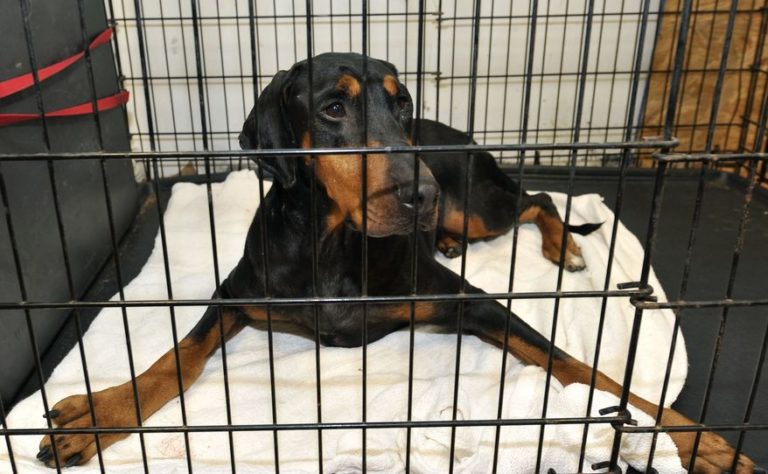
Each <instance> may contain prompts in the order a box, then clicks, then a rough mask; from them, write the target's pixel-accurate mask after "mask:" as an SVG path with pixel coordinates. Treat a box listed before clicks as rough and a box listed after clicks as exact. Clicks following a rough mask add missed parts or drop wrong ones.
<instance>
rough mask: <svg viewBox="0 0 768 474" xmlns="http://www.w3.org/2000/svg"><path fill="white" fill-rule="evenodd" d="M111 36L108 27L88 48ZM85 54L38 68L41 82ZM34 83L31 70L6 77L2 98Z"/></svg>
mask: <svg viewBox="0 0 768 474" xmlns="http://www.w3.org/2000/svg"><path fill="white" fill-rule="evenodd" d="M110 38H112V29H111V28H107V29H106V30H104V31H102V32H101V33H99V35H98V36H97V37H96V38H94V40H93V41H91V44H90V45H88V50H94V49H96V48H98V47H99V46H101V45H103V44H106V43H108V42H109V40H110ZM83 56H85V52H83V51H81V52H79V53H76V54H74V55H72V56H70V57H68V58H67V59H64V60H62V61H59V62H57V63H55V64H51V65H50V66H46V67H44V68H42V69H38V71H37V77H38V79H39V80H40V82H43V81H44V80H46V79H48V78H49V77H51V76H53V75H55V74H58V73H59V72H61V71H63V70H64V69H66V68H68V67H69V66H70V65H71V64H72V63H74V62H75V61H77V60H78V59H80V58H82V57H83ZM34 83H35V79H34V76H33V75H32V73H31V72H30V73H27V74H24V75H21V76H17V77H14V78H12V79H6V80H5V81H0V99H2V98H3V97H8V96H9V95H12V94H15V93H17V92H19V91H23V90H24V89H26V88H28V87H32V85H33V84H34Z"/></svg>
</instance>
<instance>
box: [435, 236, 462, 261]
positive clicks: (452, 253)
mask: <svg viewBox="0 0 768 474" xmlns="http://www.w3.org/2000/svg"><path fill="white" fill-rule="evenodd" d="M437 249H438V250H439V251H440V252H441V253H442V254H443V255H445V256H446V257H448V258H456V257H460V256H461V254H462V252H461V250H462V248H461V242H459V241H458V240H456V239H454V238H452V237H443V238H441V239H440V240H438V241H437Z"/></svg>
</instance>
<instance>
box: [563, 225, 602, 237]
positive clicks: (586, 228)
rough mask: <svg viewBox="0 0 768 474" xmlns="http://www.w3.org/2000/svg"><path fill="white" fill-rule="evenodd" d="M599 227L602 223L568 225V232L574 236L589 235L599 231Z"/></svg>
mask: <svg viewBox="0 0 768 474" xmlns="http://www.w3.org/2000/svg"><path fill="white" fill-rule="evenodd" d="M601 225H603V222H596V223H587V224H581V225H571V224H568V232H573V233H574V234H579V235H589V234H591V233H592V232H594V231H596V230H597V229H599V228H600V226H601Z"/></svg>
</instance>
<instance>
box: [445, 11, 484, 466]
mask: <svg viewBox="0 0 768 474" xmlns="http://www.w3.org/2000/svg"><path fill="white" fill-rule="evenodd" d="M480 15H481V0H475V11H474V16H473V18H472V56H471V60H472V63H471V69H470V86H469V100H468V103H467V109H468V114H469V115H468V117H467V135H468V136H470V137H471V136H472V135H473V133H474V131H475V100H476V94H477V59H478V56H479V53H478V50H479V48H478V46H479V43H480ZM474 161H475V155H474V153H467V154H466V159H465V161H464V163H465V165H464V166H465V179H464V203H463V209H464V216H463V223H462V231H461V236H462V242H461V273H460V277H461V280H460V281H461V283H460V288H459V292H460V293H464V291H465V290H466V286H467V280H466V275H467V245H468V241H469V213H470V211H469V206H470V195H469V193H470V190H471V189H472V182H473V179H472V173H471V170H472V169H473V164H474ZM464 306H465V302H464V301H461V302H459V308H458V314H457V324H456V326H457V327H456V364H455V371H454V374H455V375H454V381H453V407H452V410H451V420H453V421H456V417H457V415H458V405H459V403H458V401H459V380H460V375H461V342H462V331H463V329H464ZM455 451H456V426H455V425H453V426H451V449H450V455H449V457H448V459H449V460H450V466H449V472H451V473H452V472H453V469H454V462H453V461H454V453H455Z"/></svg>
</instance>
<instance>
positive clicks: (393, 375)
mask: <svg viewBox="0 0 768 474" xmlns="http://www.w3.org/2000/svg"><path fill="white" fill-rule="evenodd" d="M267 184H268V183H267ZM212 191H213V199H214V208H215V216H216V232H217V233H216V240H217V249H218V252H219V253H218V256H219V263H220V270H221V274H222V275H226V274H227V273H228V271H229V270H230V269H231V268H232V267H233V266H234V265H235V264H236V262H237V260H238V259H239V257H240V255H241V254H242V249H243V242H244V239H245V235H246V231H247V229H248V225H249V224H250V222H251V219H252V218H253V215H254V213H255V211H256V208H257V206H258V202H259V199H258V180H257V179H256V177H255V175H254V174H253V173H252V172H250V171H242V172H237V173H232V174H231V175H230V176H229V177H228V178H227V180H226V181H225V182H224V183H220V184H213V185H212ZM553 198H554V199H555V202H556V204H557V205H558V206H559V207H560V208H561V212H563V210H562V208H563V205H564V202H565V196H563V195H558V194H553ZM601 221H605V224H604V225H603V226H602V227H601V229H600V230H598V231H597V232H595V233H593V234H591V235H589V236H587V237H581V236H576V237H575V238H576V240H577V242H578V243H579V245H580V246H581V248H582V250H583V253H584V258H585V260H586V262H587V265H588V268H587V270H585V271H583V272H579V273H574V274H568V273H566V275H565V277H564V279H563V289H565V290H587V289H597V290H602V289H603V285H604V279H605V272H606V268H607V264H608V261H607V256H608V246H609V243H610V238H611V235H610V230H611V226H612V222H613V215H612V213H611V212H610V210H609V209H608V208H606V207H605V206H604V205H603V204H602V202H601V198H600V197H599V196H597V195H585V196H578V197H574V199H573V210H572V218H571V222H572V223H574V224H580V223H583V222H601ZM165 225H166V232H167V239H168V251H169V256H168V257H169V261H170V274H171V279H172V284H173V294H174V297H175V298H207V297H208V296H210V294H211V293H212V292H213V290H214V286H215V283H214V277H213V271H212V267H213V264H212V257H211V238H210V230H209V222H208V207H207V195H206V188H205V186H199V185H193V184H187V183H183V184H177V185H176V186H174V189H173V195H172V197H171V201H170V203H169V206H168V209H167V211H166V213H165ZM511 235H512V234H511V233H510V234H508V235H506V236H503V237H500V238H498V239H496V240H494V241H491V242H484V243H477V244H473V245H472V246H470V249H469V251H468V258H469V260H468V267H467V275H468V279H469V280H470V282H472V284H474V285H476V286H479V287H481V288H483V289H485V290H486V291H491V292H496V291H506V289H507V282H508V278H509V266H510V265H509V261H510V259H509V255H510V251H511V240H512V236H511ZM540 245H541V238H540V235H539V232H538V230H537V229H536V228H535V227H534V226H529V225H525V226H522V227H521V228H520V229H519V242H518V249H519V250H518V254H517V255H518V256H517V263H516V267H515V268H516V271H515V278H514V289H515V291H521V292H522V291H544V290H552V289H554V288H555V283H556V277H557V267H555V266H554V265H552V264H551V263H550V262H549V261H547V260H545V259H544V258H543V257H542V256H541V251H540ZM642 256H643V250H642V247H641V246H640V244H639V242H638V241H637V239H636V238H635V237H634V236H633V235H631V234H630V233H629V232H628V231H627V230H626V229H625V228H624V226H622V225H619V232H618V238H617V243H616V254H615V257H614V261H613V270H612V274H611V281H610V285H609V288H610V289H615V287H616V283H618V282H623V281H632V280H636V279H637V278H638V277H639V272H640V267H641V262H642ZM162 257H163V256H162V249H161V246H160V241H159V236H158V238H157V240H156V243H155V250H154V252H153V253H152V255H151V257H150V258H149V260H148V261H147V263H146V265H145V266H144V268H143V270H142V271H141V273H140V274H139V276H137V277H136V278H135V279H134V280H133V281H132V282H131V283H130V284H128V285H127V286H126V287H125V296H126V298H127V299H165V298H166V297H167V294H166V286H165V271H164V266H163V258H162ZM440 261H441V262H443V263H444V264H446V265H447V266H449V267H450V268H453V269H454V270H457V269H458V265H459V264H460V262H459V260H451V261H447V260H445V259H442V258H441V259H440ZM650 283H651V284H652V285H653V286H654V288H655V289H656V291H657V293H658V294H660V295H661V297H662V298H663V293H662V292H661V289H660V285H659V282H658V281H657V280H656V278H655V276H654V275H653V274H651V279H650ZM504 303H505V302H504ZM601 303H602V299H601V298H570V299H563V300H561V303H560V309H559V323H558V328H557V332H556V334H557V335H556V338H557V340H556V342H557V344H558V345H559V346H560V347H561V348H563V349H564V350H566V351H567V352H569V353H570V354H572V355H573V356H575V357H577V358H579V359H581V360H583V361H585V362H587V363H589V364H590V365H591V364H592V362H593V357H594V352H595V340H596V336H597V323H598V319H599V316H600V307H601ZM553 305H554V302H553V301H552V300H550V299H536V300H514V301H513V303H512V310H513V311H514V312H515V313H516V314H518V315H520V316H521V317H523V318H524V319H525V320H526V321H528V322H529V323H530V324H531V325H533V326H534V327H535V328H536V329H537V330H539V331H541V332H542V333H543V334H546V335H547V336H549V334H550V332H551V321H552V315H553ZM203 311H204V308H202V307H179V308H176V320H177V324H178V330H179V333H180V334H181V335H183V334H185V333H186V332H187V331H188V330H189V329H190V328H191V327H192V326H193V325H194V324H195V323H196V322H197V320H198V319H199V318H200V316H201V315H202V313H203ZM127 312H128V320H129V323H130V336H131V342H132V344H133V355H134V363H135V365H136V368H137V370H138V371H141V370H144V369H146V368H147V367H148V366H149V365H150V364H151V363H152V362H153V361H154V360H155V359H156V358H157V357H159V356H160V355H161V354H163V353H164V352H165V351H167V350H168V349H169V348H170V347H171V345H172V336H171V325H170V315H169V310H168V308H130V309H128V310H127ZM633 315H634V308H633V307H632V306H631V305H630V304H629V302H628V301H627V298H608V301H607V307H606V319H605V329H604V333H605V334H606V337H605V338H604V339H603V342H602V347H601V357H600V363H599V367H600V369H601V370H602V371H603V372H605V373H606V374H608V375H609V376H611V377H613V378H614V379H617V380H621V379H622V376H623V371H624V367H625V357H626V350H627V344H628V338H629V332H630V328H631V324H632V318H633ZM672 328H673V315H672V314H671V312H669V311H646V312H645V313H644V316H643V324H642V331H641V335H640V344H639V347H638V356H637V362H636V364H635V372H634V378H633V383H632V389H633V391H634V392H635V393H637V394H639V395H641V396H643V397H645V398H647V399H649V400H658V397H659V395H660V387H661V384H662V380H663V376H664V368H665V363H666V359H667V356H668V354H667V350H666V348H667V347H669V342H670V339H671V335H672V334H671V333H672ZM456 337H457V336H456V335H455V334H443V333H439V332H437V331H431V330H430V328H423V329H419V330H418V331H417V332H416V336H415V354H414V377H413V419H415V420H445V419H448V420H449V419H451V414H452V411H453V389H454V387H453V380H454V367H455V350H456ZM84 344H85V353H86V357H87V360H88V367H89V373H90V377H91V384H92V387H93V389H94V390H100V389H103V388H106V387H109V386H112V385H114V384H118V383H122V382H124V381H125V380H127V378H128V377H129V370H128V360H127V352H126V350H125V334H124V332H123V325H122V323H121V311H120V310H119V309H114V308H113V309H105V310H103V311H102V312H101V314H100V315H99V316H98V318H97V319H96V320H95V321H94V322H93V324H92V326H91V328H90V329H89V330H88V332H87V334H86V335H85V338H84ZM408 347H409V333H408V331H407V330H406V331H400V332H397V333H394V334H391V335H389V336H387V337H385V338H383V339H381V340H379V341H377V342H375V343H372V344H370V345H369V346H368V367H367V419H368V421H393V420H405V419H406V414H407V406H408V405H407V384H408ZM659 348H662V350H659ZM314 351H315V346H314V342H313V341H312V340H309V339H307V338H304V337H301V336H297V335H291V334H284V333H275V335H274V357H275V359H274V364H275V374H276V408H277V421H278V423H305V422H314V421H316V420H317V411H316V410H317V404H316V403H317V401H316V393H315V390H316V388H315V352H314ZM227 355H228V359H227V362H228V370H229V388H230V397H231V402H232V418H233V422H234V423H235V424H261V423H264V424H269V423H272V416H271V406H272V400H271V395H270V388H269V387H270V383H269V380H270V378H269V365H268V364H269V357H268V352H267V334H266V332H264V331H260V330H251V329H246V330H244V331H243V332H242V333H241V334H239V335H238V336H237V337H236V338H234V339H233V340H232V341H230V342H229V343H228V345H227ZM361 356H362V349H360V348H355V349H345V348H332V347H331V348H323V349H322V351H321V356H320V358H321V371H322V419H323V421H324V422H345V421H346V422H350V421H361V416H362V414H361V413H362V405H363V404H362V399H361V397H362V365H361V364H362V357H361ZM501 360H502V352H501V351H500V350H498V349H497V348H495V347H492V346H490V345H488V344H486V343H483V342H481V341H480V340H479V339H477V338H476V337H474V336H463V343H462V351H461V378H460V385H459V397H458V406H457V407H456V408H457V414H458V415H457V416H458V418H459V419H464V420H470V419H490V418H495V417H496V410H497V406H498V398H499V379H500V373H501ZM686 368H687V359H686V353H685V348H684V345H683V344H682V338H681V337H680V338H679V339H678V349H677V353H676V355H675V360H674V364H673V367H672V377H671V381H670V387H669V392H668V396H667V399H666V400H667V403H671V402H673V401H674V400H675V398H676V397H677V395H678V393H679V392H680V390H681V388H682V385H683V382H684V381H685V375H686ZM505 375H506V384H505V391H504V403H503V416H504V417H505V418H511V419H514V418H531V417H540V416H541V415H542V400H543V390H544V383H545V378H546V377H545V372H544V371H543V370H542V369H540V368H538V367H529V366H525V365H523V364H521V363H520V362H519V361H517V360H516V359H514V358H513V357H511V356H510V357H509V359H508V364H507V367H506V374H505ZM46 392H47V395H48V400H49V402H50V403H54V402H55V401H57V400H59V399H61V398H63V397H65V396H67V395H71V394H74V393H84V392H85V386H84V382H83V373H82V367H81V363H80V356H79V351H78V350H77V348H75V349H74V350H72V351H71V352H70V354H68V355H67V356H66V358H65V359H64V360H63V361H62V362H61V364H60V365H59V366H58V367H57V368H56V370H55V371H54V372H53V374H52V376H51V378H50V380H49V381H48V383H47V384H46ZM588 392H589V390H588V387H586V386H583V385H571V386H568V387H566V388H563V387H562V386H561V385H560V384H559V383H558V382H557V381H556V380H554V379H553V381H552V385H551V387H550V394H549V407H548V410H547V416H550V417H581V416H584V415H585V414H586V400H587V396H588ZM179 403H180V402H179V399H175V400H173V401H172V402H170V403H168V404H167V405H166V406H165V407H164V408H162V409H161V410H160V411H158V412H157V413H156V414H155V415H153V416H152V417H151V418H150V419H149V420H147V422H146V425H148V426H162V425H178V424H181V414H180V406H179ZM617 403H618V402H617V400H616V398H615V397H614V396H612V395H609V394H606V393H603V392H599V391H598V392H596V394H595V400H594V404H593V406H592V413H591V414H590V415H591V416H597V411H598V410H599V409H600V408H603V407H606V406H611V405H615V404H617ZM186 409H187V416H188V423H189V424H190V425H211V424H226V411H225V399H224V385H223V372H222V360H221V357H220V354H219V353H217V354H215V355H214V356H213V357H212V358H211V360H210V361H209V363H208V365H207V366H206V368H205V370H204V372H203V374H202V375H201V377H200V379H199V380H198V381H197V383H195V384H194V385H193V386H192V387H191V388H190V389H189V390H188V391H187V392H186ZM42 413H43V406H42V402H41V395H40V393H39V392H38V393H36V394H33V395H32V396H30V397H29V398H27V399H26V400H24V401H22V402H20V403H19V404H18V405H17V406H16V407H15V408H14V409H13V411H12V412H11V413H10V414H9V416H8V419H7V423H8V426H9V427H11V428H42V427H44V426H45V420H44V419H43V418H42V417H41V414H42ZM632 414H633V416H634V417H635V418H636V419H638V421H639V422H640V423H641V424H652V421H653V420H652V419H651V418H650V417H648V416H645V415H644V414H643V413H642V412H640V411H639V410H637V409H632ZM539 430H540V429H539V427H538V426H516V427H504V428H502V430H501V440H500V450H499V460H498V462H499V464H498V471H499V472H508V473H513V472H519V473H529V472H532V470H533V468H534V466H535V462H536V453H537V443H538V439H539ZM582 432H583V425H558V426H548V427H547V428H546V430H545V437H544V446H543V453H542V466H543V468H544V470H546V469H548V468H554V469H555V470H556V471H558V472H573V471H575V470H576V469H577V467H578V459H579V453H580V450H581V438H582ZM494 435H495V428H494V427H471V428H469V427H467V428H458V429H457V430H456V435H455V452H454V459H453V462H454V465H455V468H456V472H472V473H475V472H477V473H479V472H490V470H491V463H492V460H493V451H494V449H493V448H494ZM612 435H613V429H612V428H611V427H610V426H606V425H602V424H601V425H595V426H592V427H591V428H590V430H589V442H588V445H587V450H586V462H585V469H587V470H589V468H590V465H591V464H592V463H595V462H600V461H605V460H607V459H608V453H609V452H610V446H611V442H612V438H613V436H612ZM233 438H234V451H235V455H236V459H237V465H238V469H239V470H240V471H241V472H272V471H274V466H275V459H274V446H273V435H272V432H237V433H235V434H234V435H233ZM277 438H278V448H279V462H280V468H281V471H282V472H315V471H317V470H318V468H319V464H318V458H319V456H318V436H317V432H316V431H314V430H308V431H281V432H279V434H278V437H277ZM145 439H146V449H147V456H148V458H149V467H150V470H151V471H152V472H153V473H154V472H161V473H166V472H167V473H171V472H174V473H175V472H182V471H186V461H185V444H184V437H183V435H182V434H180V433H163V434H148V435H145ZM189 439H190V445H191V447H190V449H191V450H192V460H193V464H194V465H193V468H194V469H196V470H198V471H204V472H229V470H230V467H229V462H230V461H229V444H228V439H227V434H226V433H192V434H190V435H189ZM366 439H367V469H368V470H370V471H381V472H402V471H403V470H404V466H405V452H406V431H405V430H404V429H369V430H367V432H366ZM38 443H39V436H18V437H14V438H12V446H13V450H14V455H15V460H16V463H17V466H18V467H19V469H20V470H21V472H50V471H49V470H48V469H47V468H44V467H43V466H42V465H40V464H39V463H37V462H36V461H35V454H36V452H37V445H38ZM450 444H451V430H450V428H438V429H413V430H412V432H411V446H410V454H411V459H410V462H411V470H412V471H413V472H423V473H438V472H446V471H447V469H448V463H449V459H448V458H449V453H450ZM649 444H650V435H628V436H627V435H625V436H624V437H623V445H622V452H621V455H622V467H626V463H630V464H631V465H633V466H634V467H636V468H639V469H642V468H643V467H644V463H645V460H646V459H647V451H648V447H649ZM361 451H362V433H361V431H360V430H327V431H324V432H323V453H322V454H323V457H322V459H323V467H324V470H325V472H339V473H341V472H359V471H361V470H362V464H361V462H362V459H361ZM140 453H141V452H140V448H139V437H138V436H137V435H132V436H130V437H129V438H127V439H126V440H124V441H121V442H119V443H117V444H115V445H113V446H111V447H110V448H108V449H106V450H105V451H104V461H105V463H106V468H107V470H108V472H135V471H137V470H139V469H140V467H141V454H140ZM7 458H8V454H7V451H6V446H5V443H0V466H8V465H9V464H8V461H7ZM654 467H656V468H657V469H658V470H659V472H665V473H666V472H678V471H681V470H682V468H681V466H680V461H679V459H678V456H677V451H676V448H675V446H674V444H673V443H672V441H671V439H670V438H669V437H668V436H667V435H666V434H663V435H660V436H659V441H658V445H657V454H656V455H655V458H654ZM97 470H98V463H97V461H96V460H95V458H94V460H92V461H91V462H90V463H88V464H87V465H85V466H82V467H79V468H77V471H78V472H92V471H97Z"/></svg>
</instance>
